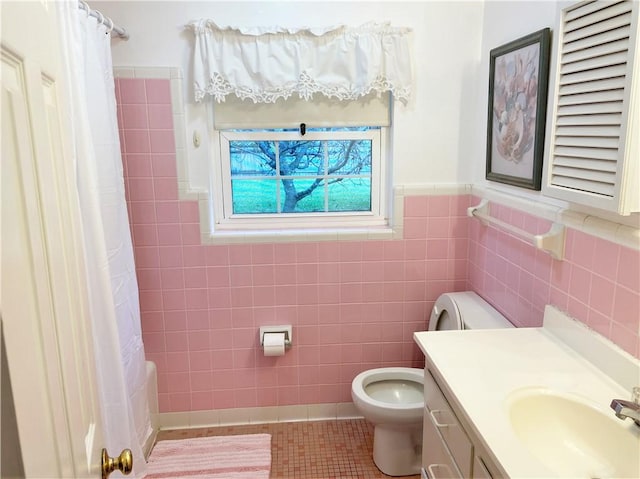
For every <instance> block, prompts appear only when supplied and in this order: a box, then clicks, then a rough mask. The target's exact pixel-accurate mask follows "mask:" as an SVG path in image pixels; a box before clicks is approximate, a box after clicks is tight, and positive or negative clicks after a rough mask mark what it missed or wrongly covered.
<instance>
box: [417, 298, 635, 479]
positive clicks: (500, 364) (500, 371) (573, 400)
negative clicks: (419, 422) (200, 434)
mask: <svg viewBox="0 0 640 479" xmlns="http://www.w3.org/2000/svg"><path fill="white" fill-rule="evenodd" d="M414 338H415V340H416V342H417V343H418V345H419V346H420V348H421V349H422V351H423V352H424V354H425V358H426V367H425V382H424V384H425V414H424V441H423V453H422V466H423V472H422V475H423V477H424V478H429V479H443V478H450V477H464V478H491V477H493V478H497V477H514V478H522V477H536V478H541V477H585V478H596V477H598V478H604V477H635V478H637V477H640V427H638V426H636V425H635V424H634V422H633V421H632V420H631V419H626V420H624V421H623V420H621V419H618V418H616V417H615V414H614V411H613V410H612V409H611V408H610V407H609V405H610V403H611V401H612V399H627V400H628V399H629V398H630V394H631V390H632V388H633V387H634V386H638V385H640V361H638V360H637V359H636V358H633V357H632V356H631V355H629V354H627V353H625V352H624V351H622V350H621V349H620V348H618V347H617V346H615V345H614V344H613V343H611V342H610V341H608V340H606V339H604V338H603V337H602V336H600V335H599V334H597V333H595V332H594V331H592V330H590V329H588V328H587V327H585V326H584V325H583V324H582V323H579V322H577V321H574V320H572V319H571V318H568V317H566V316H565V315H564V314H563V313H561V312H560V311H558V310H557V309H555V308H553V307H551V306H548V307H547V309H546V311H545V319H544V326H543V327H542V328H518V329H500V330H497V329H496V330H466V331H437V332H419V333H415V334H414Z"/></svg>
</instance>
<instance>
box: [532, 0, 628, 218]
mask: <svg viewBox="0 0 640 479" xmlns="http://www.w3.org/2000/svg"><path fill="white" fill-rule="evenodd" d="M638 6H639V5H638V2H637V1H629V0H624V1H602V0H589V1H585V2H581V3H578V4H576V5H573V6H571V7H568V8H566V9H564V10H563V12H562V15H561V20H560V25H559V28H558V55H557V62H556V75H555V79H554V80H555V87H554V89H553V90H552V91H554V96H553V108H552V112H553V117H552V127H551V135H550V154H549V159H548V165H546V179H547V180H546V184H545V185H543V193H544V194H546V195H548V196H552V197H556V198H560V199H564V200H566V201H570V202H573V203H578V204H583V205H588V206H593V207H596V208H600V209H603V210H607V211H613V212H616V213H618V214H625V215H626V214H630V213H632V212H635V211H639V210H640V205H639V204H638V203H639V202H640V194H639V193H638V189H639V187H640V181H639V180H638V175H639V174H640V169H639V166H638V164H639V163H640V159H639V158H638V156H639V151H638V137H639V135H638V122H639V121H640V118H638V116H639V114H640V112H639V111H638V102H639V98H638V96H639V92H638V89H639V82H638V76H639V75H638V73H637V72H638V52H637V51H636V50H637V42H638V40H637V29H638Z"/></svg>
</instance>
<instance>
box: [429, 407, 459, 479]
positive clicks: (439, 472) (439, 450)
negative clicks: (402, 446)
mask: <svg viewBox="0 0 640 479" xmlns="http://www.w3.org/2000/svg"><path fill="white" fill-rule="evenodd" d="M422 470H423V471H422V475H423V477H426V478H427V479H445V478H461V477H462V474H460V471H459V470H458V467H457V466H456V464H455V462H454V460H453V457H451V454H449V451H448V450H447V446H446V445H445V442H444V439H442V436H440V433H439V432H438V428H437V427H436V425H435V424H434V423H433V419H432V418H431V416H430V415H429V411H428V410H427V409H426V408H425V410H424V425H423V428H422Z"/></svg>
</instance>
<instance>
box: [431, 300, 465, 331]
mask: <svg viewBox="0 0 640 479" xmlns="http://www.w3.org/2000/svg"><path fill="white" fill-rule="evenodd" d="M461 329H463V328H462V318H461V317H460V311H459V310H458V306H457V305H456V303H455V301H453V299H451V297H450V296H449V295H448V294H442V295H440V297H439V298H438V299H437V300H436V304H434V306H433V309H432V310H431V318H430V319H429V331H447V330H461Z"/></svg>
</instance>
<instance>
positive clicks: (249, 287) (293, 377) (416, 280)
mask: <svg viewBox="0 0 640 479" xmlns="http://www.w3.org/2000/svg"><path fill="white" fill-rule="evenodd" d="M116 94H117V100H118V108H119V122H120V134H121V138H122V150H123V159H124V165H125V180H126V186H127V201H128V205H129V214H130V220H131V229H132V233H133V242H134V248H135V260H136V271H137V275H138V283H139V289H140V304H141V312H142V330H143V336H144V343H145V349H146V352H147V357H148V359H150V360H153V361H155V363H156V364H157V367H158V380H159V381H158V382H159V385H158V387H159V399H160V410H161V412H175V411H191V410H204V409H219V408H234V407H253V406H274V405H289V404H314V403H322V402H344V401H350V400H351V396H350V388H351V381H352V379H353V377H354V376H355V375H356V374H358V373H359V372H361V371H363V370H365V369H369V368H372V367H382V366H417V367H422V366H423V364H424V360H423V356H422V354H421V353H420V352H419V350H418V348H417V347H416V345H415V344H414V342H413V339H412V334H413V332H414V331H418V330H423V329H425V328H426V325H427V321H426V320H427V315H428V313H429V312H430V310H431V307H432V305H433V301H434V300H435V299H436V298H437V297H438V296H439V295H440V294H441V293H443V292H446V291H456V290H463V289H465V287H466V286H467V276H468V275H467V265H468V254H467V253H468V233H467V231H468V221H469V220H468V218H466V216H465V212H466V208H467V206H468V204H469V197H468V196H466V195H464V196H436V197H411V198H407V200H406V202H405V220H404V221H405V232H406V234H405V239H404V240H396V241H343V242H306V243H276V244H242V245H231V246H217V245H216V246H214V245H207V246H204V245H201V244H200V230H199V215H198V206H197V203H196V202H193V201H180V200H178V192H177V178H176V161H175V147H174V144H173V131H172V129H173V127H172V117H171V108H170V90H169V81H168V80H142V79H118V80H117V81H116ZM265 324H292V325H293V327H294V329H293V334H294V338H293V339H294V346H293V348H292V349H291V350H290V351H288V352H287V353H286V355H285V356H283V357H278V358H273V357H264V356H263V355H262V354H261V351H260V349H259V347H258V344H259V341H258V327H259V326H260V325H265Z"/></svg>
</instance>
